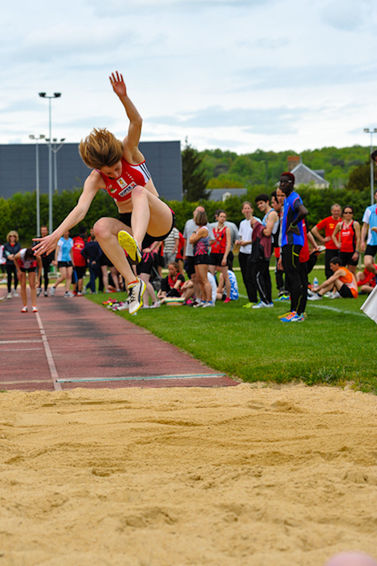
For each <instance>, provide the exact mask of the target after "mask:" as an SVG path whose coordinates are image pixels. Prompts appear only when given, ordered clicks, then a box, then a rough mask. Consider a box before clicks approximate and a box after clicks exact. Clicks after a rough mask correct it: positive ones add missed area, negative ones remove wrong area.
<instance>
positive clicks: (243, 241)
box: [235, 201, 257, 308]
mask: <svg viewBox="0 0 377 566" xmlns="http://www.w3.org/2000/svg"><path fill="white" fill-rule="evenodd" d="M253 212H254V209H253V207H252V206H251V203H250V202H249V201H245V202H243V203H242V214H243V215H244V217H245V219H244V220H242V222H241V223H240V227H239V230H238V240H236V242H235V243H236V245H237V246H240V251H239V253H238V262H239V264H240V269H241V274H242V280H243V283H244V285H245V289H246V292H247V297H248V299H249V302H248V303H246V305H243V306H244V307H245V308H251V307H252V306H253V304H254V303H256V302H257V290H256V288H255V286H254V285H253V283H252V278H251V274H250V265H249V262H250V256H251V237H252V234H253V229H252V227H251V225H250V220H251V218H252V217H253Z"/></svg>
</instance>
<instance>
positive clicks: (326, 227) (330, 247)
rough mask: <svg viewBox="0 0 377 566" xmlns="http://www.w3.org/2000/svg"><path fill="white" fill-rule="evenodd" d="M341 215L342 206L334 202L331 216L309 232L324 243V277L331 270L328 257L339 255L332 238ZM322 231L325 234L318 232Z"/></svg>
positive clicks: (330, 272) (329, 275)
mask: <svg viewBox="0 0 377 566" xmlns="http://www.w3.org/2000/svg"><path fill="white" fill-rule="evenodd" d="M341 216H342V207H341V206H340V204H337V203H334V204H333V205H332V207H331V216H327V217H326V218H324V219H323V220H321V221H320V222H318V224H316V226H314V228H312V230H311V232H312V234H313V236H314V238H315V239H316V240H317V242H319V243H320V244H324V246H325V248H326V251H325V274H326V278H327V279H328V278H329V277H331V274H332V271H331V269H330V259H331V258H333V257H336V256H338V255H339V251H338V248H337V246H336V244H335V243H334V241H333V239H332V235H333V232H334V230H335V227H336V225H337V224H338V222H341ZM322 231H324V233H325V235H324V236H322V235H321V234H320V232H322Z"/></svg>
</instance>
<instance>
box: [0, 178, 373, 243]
mask: <svg viewBox="0 0 377 566" xmlns="http://www.w3.org/2000/svg"><path fill="white" fill-rule="evenodd" d="M261 192H265V186H264V185H259V186H254V187H252V188H250V189H249V190H248V192H247V194H246V195H245V196H243V197H236V196H232V197H229V198H228V199H227V200H226V201H225V202H216V201H211V200H206V199H198V200H196V201H189V200H187V199H184V200H183V201H166V202H167V203H168V204H169V206H170V207H171V208H172V210H174V212H175V215H176V226H177V227H178V228H179V229H180V230H181V231H182V230H183V228H184V225H185V222H186V220H188V219H189V218H192V213H193V210H194V209H195V207H196V206H197V205H198V204H202V205H203V206H204V207H205V208H206V211H207V214H208V217H209V220H210V221H212V220H213V218H214V214H215V212H216V210H217V209H223V210H225V211H226V213H227V216H228V220H230V221H232V222H235V223H236V224H237V225H238V224H239V222H240V221H241V220H243V216H242V214H241V207H242V202H243V201H244V200H249V201H250V202H251V203H252V204H253V205H254V201H255V197H256V196H257V195H258V194H260V193H261ZM267 192H268V194H270V192H271V191H267ZM299 192H300V195H301V197H302V199H303V201H304V204H305V206H306V208H307V209H308V211H309V215H308V218H307V221H308V225H309V227H310V228H311V227H312V226H314V225H315V224H316V223H317V222H318V221H319V220H320V219H322V218H324V217H325V216H328V215H329V210H330V207H331V205H332V204H333V203H334V202H337V203H339V204H340V205H341V206H345V205H351V206H352V207H353V208H354V213H355V219H357V220H359V221H361V219H362V215H363V212H364V210H365V207H366V206H368V205H369V204H370V202H369V201H370V190H369V188H367V189H364V190H362V191H354V190H339V189H313V188H311V187H300V191H299ZM80 194H81V189H77V190H74V191H63V192H62V193H60V194H54V195H53V217H54V227H56V226H58V225H59V224H60V223H61V222H62V221H63V220H64V218H65V217H66V215H67V214H68V213H69V212H70V210H72V208H73V207H74V206H75V205H76V203H77V201H78V198H79V196H80ZM255 215H256V216H258V215H259V211H258V210H256V211H255ZM102 216H114V217H116V216H117V208H116V206H115V204H114V201H113V199H112V198H111V197H110V196H109V195H108V194H107V193H105V192H104V191H100V192H99V193H98V194H97V195H96V197H95V199H94V200H93V202H92V205H91V207H90V209H89V211H88V213H87V215H86V218H85V220H84V221H83V223H82V225H80V228H81V227H82V226H84V227H85V228H86V230H87V231H89V229H90V228H91V227H92V226H93V225H94V223H95V222H96V220H98V219H99V218H101V217H102ZM40 218H41V225H43V224H46V225H47V224H48V196H47V195H41V197H40ZM10 230H17V231H18V233H19V235H20V240H21V243H22V245H25V246H29V245H30V244H31V240H32V238H33V237H35V236H36V195H35V192H30V193H29V192H28V193H22V194H21V193H19V194H16V195H14V196H13V197H11V198H9V199H3V198H0V243H2V242H4V241H5V238H6V235H7V233H8V232H9V231H10ZM78 233H79V227H78V226H76V227H75V228H73V229H72V231H71V235H76V234H78Z"/></svg>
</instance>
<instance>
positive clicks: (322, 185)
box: [291, 163, 330, 189]
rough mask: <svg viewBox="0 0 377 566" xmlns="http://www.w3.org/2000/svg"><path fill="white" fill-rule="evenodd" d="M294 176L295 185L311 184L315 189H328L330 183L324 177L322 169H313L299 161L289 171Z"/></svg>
mask: <svg viewBox="0 0 377 566" xmlns="http://www.w3.org/2000/svg"><path fill="white" fill-rule="evenodd" d="M291 173H293V175H294V176H295V179H296V181H295V186H296V187H298V186H299V185H312V186H313V187H315V188H316V189H328V188H329V186H330V183H329V182H328V181H326V179H325V178H324V173H325V172H324V171H323V169H321V170H317V171H313V169H310V168H309V167H307V166H306V165H304V164H303V163H299V164H298V165H296V167H294V168H293V169H292V171H291Z"/></svg>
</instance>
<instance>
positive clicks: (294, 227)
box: [287, 224, 300, 236]
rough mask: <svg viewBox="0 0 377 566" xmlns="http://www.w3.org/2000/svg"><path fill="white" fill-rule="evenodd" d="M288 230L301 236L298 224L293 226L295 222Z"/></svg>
mask: <svg viewBox="0 0 377 566" xmlns="http://www.w3.org/2000/svg"><path fill="white" fill-rule="evenodd" d="M287 232H293V234H296V235H297V236H299V235H300V228H299V227H298V226H297V225H296V226H293V224H290V225H289V228H288V230H287Z"/></svg>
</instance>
